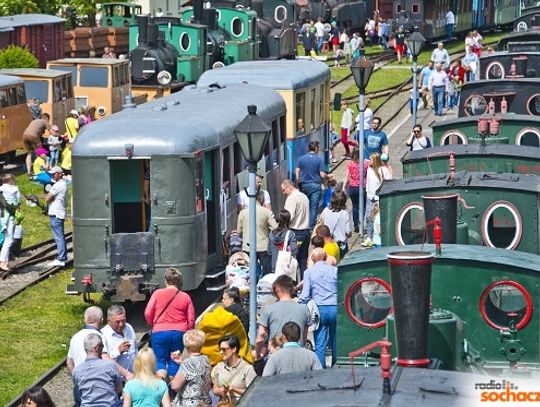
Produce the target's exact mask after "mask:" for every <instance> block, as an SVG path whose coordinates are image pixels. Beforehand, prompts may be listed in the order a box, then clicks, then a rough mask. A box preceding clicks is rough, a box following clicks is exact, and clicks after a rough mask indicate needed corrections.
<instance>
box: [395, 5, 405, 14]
mask: <svg viewBox="0 0 540 407" xmlns="http://www.w3.org/2000/svg"><path fill="white" fill-rule="evenodd" d="M402 10H403V9H402V8H401V4H396V14H399V13H401V11H402Z"/></svg>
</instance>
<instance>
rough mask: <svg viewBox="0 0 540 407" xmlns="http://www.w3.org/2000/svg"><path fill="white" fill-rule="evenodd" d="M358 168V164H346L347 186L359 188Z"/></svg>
mask: <svg viewBox="0 0 540 407" xmlns="http://www.w3.org/2000/svg"><path fill="white" fill-rule="evenodd" d="M358 167H359V165H358V162H355V161H349V162H348V163H347V171H349V186H351V187H359V186H360V171H359V169H358Z"/></svg>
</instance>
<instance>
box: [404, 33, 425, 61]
mask: <svg viewBox="0 0 540 407" xmlns="http://www.w3.org/2000/svg"><path fill="white" fill-rule="evenodd" d="M425 42H426V39H425V38H424V36H423V35H422V34H420V33H419V32H418V27H414V29H413V33H412V34H411V35H409V38H408V39H407V44H408V45H409V48H410V50H411V55H412V57H413V58H417V57H418V55H420V51H421V50H422V47H423V46H424V43H425Z"/></svg>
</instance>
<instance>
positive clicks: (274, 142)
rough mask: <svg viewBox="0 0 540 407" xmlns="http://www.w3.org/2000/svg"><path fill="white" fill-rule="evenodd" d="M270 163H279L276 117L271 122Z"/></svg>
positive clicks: (274, 164) (274, 165) (275, 165)
mask: <svg viewBox="0 0 540 407" xmlns="http://www.w3.org/2000/svg"><path fill="white" fill-rule="evenodd" d="M272 164H273V167H277V166H278V165H279V127H278V121H277V119H276V120H274V121H273V122H272Z"/></svg>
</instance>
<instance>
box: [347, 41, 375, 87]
mask: <svg viewBox="0 0 540 407" xmlns="http://www.w3.org/2000/svg"><path fill="white" fill-rule="evenodd" d="M374 67H375V66H374V65H373V63H372V62H371V61H370V60H369V59H368V58H367V57H366V56H365V55H364V50H363V49H361V50H360V55H359V56H358V58H357V59H356V61H354V64H352V65H351V72H352V74H353V77H354V82H355V83H356V86H357V87H358V88H359V89H360V91H361V92H364V91H365V90H366V88H367V85H368V82H369V78H370V76H371V73H372V72H373V68H374Z"/></svg>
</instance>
